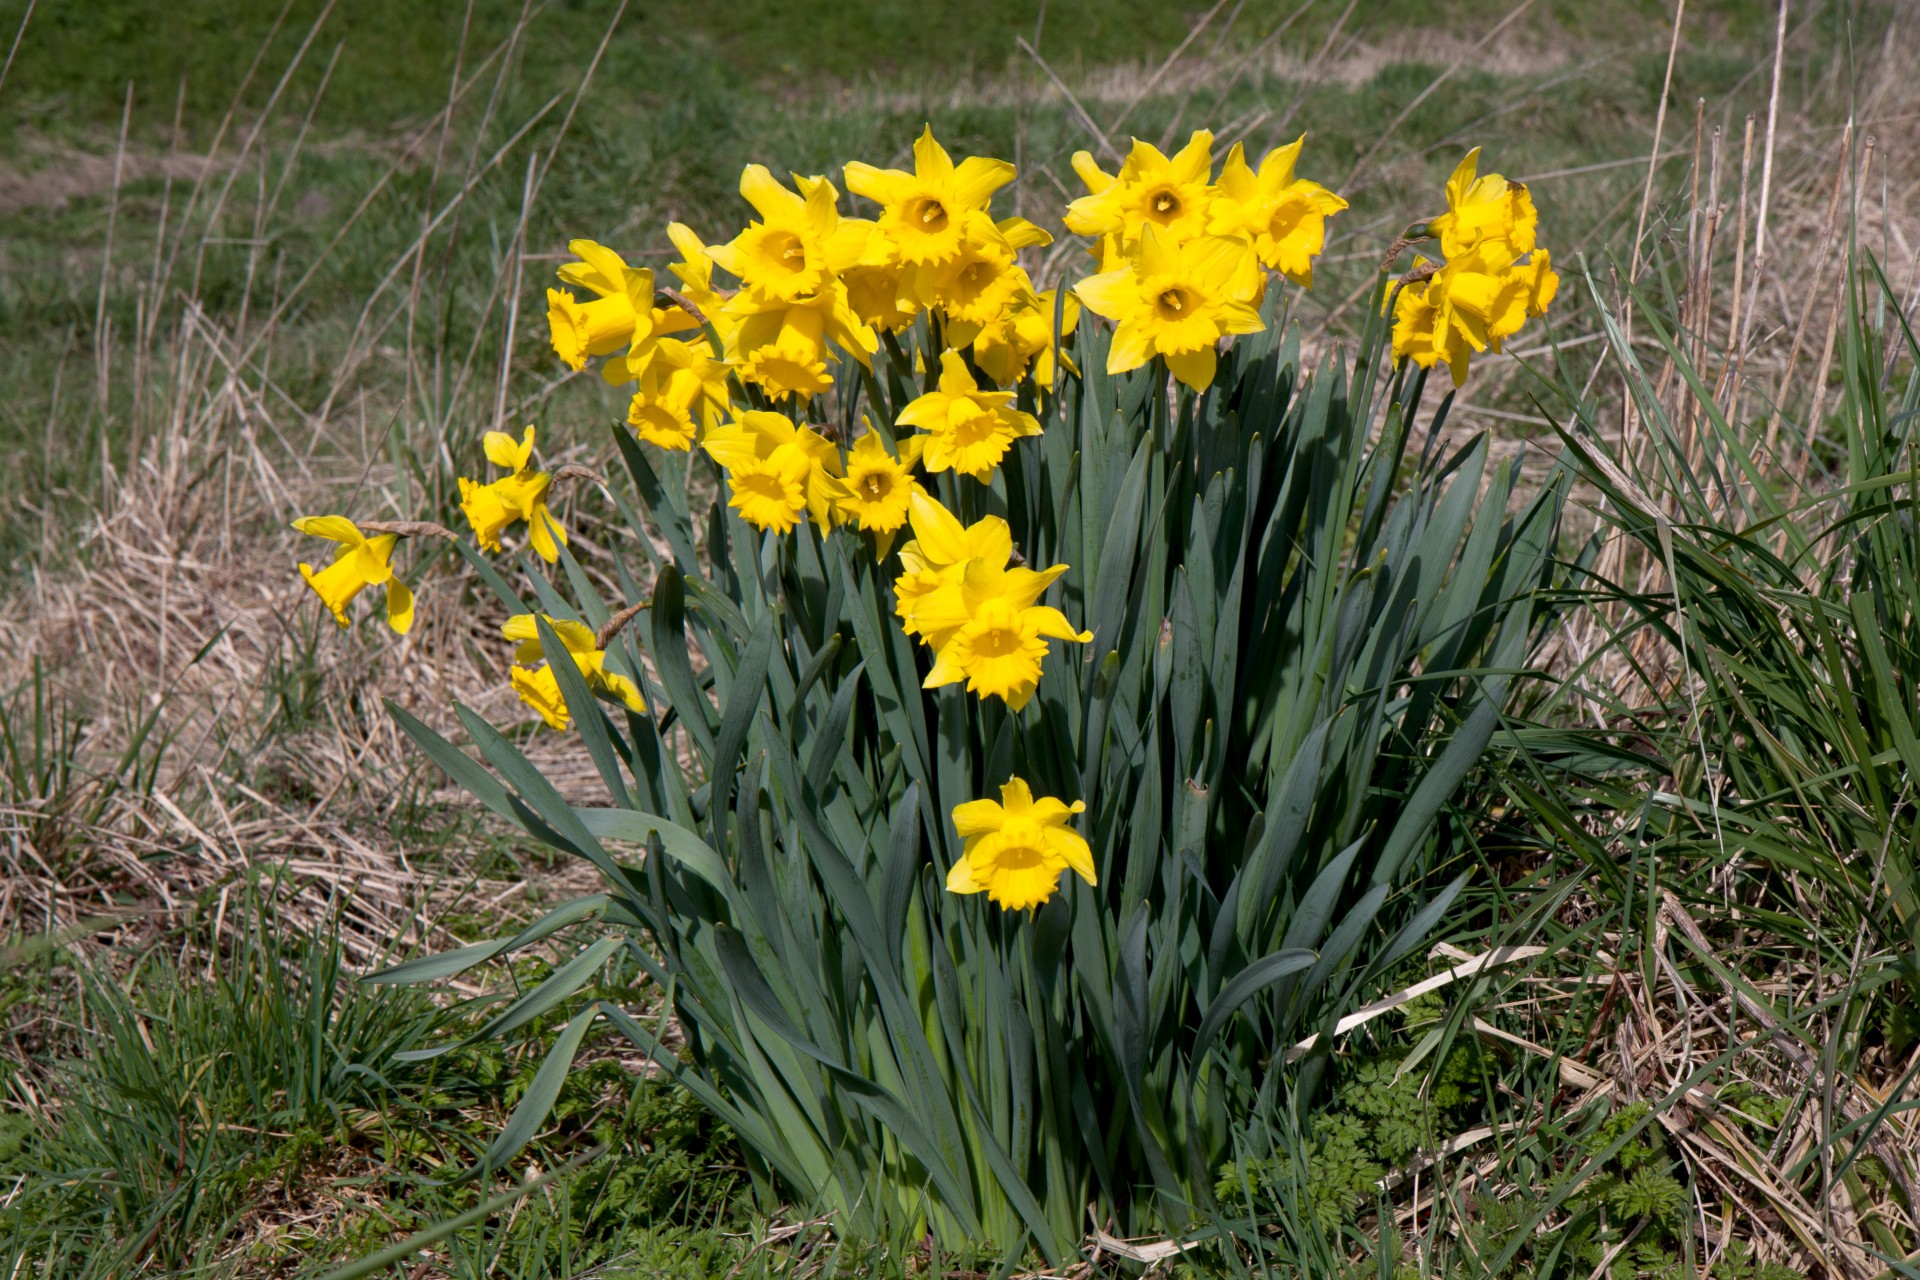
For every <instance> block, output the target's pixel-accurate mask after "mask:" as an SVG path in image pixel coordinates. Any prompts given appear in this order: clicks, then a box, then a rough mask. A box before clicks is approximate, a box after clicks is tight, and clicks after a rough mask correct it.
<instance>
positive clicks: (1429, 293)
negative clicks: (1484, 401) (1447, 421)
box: [1391, 258, 1473, 387]
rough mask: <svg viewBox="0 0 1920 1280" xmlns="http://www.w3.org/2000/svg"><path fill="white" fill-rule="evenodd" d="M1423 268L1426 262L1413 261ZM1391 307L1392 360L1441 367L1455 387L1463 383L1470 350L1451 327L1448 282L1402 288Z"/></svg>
mask: <svg viewBox="0 0 1920 1280" xmlns="http://www.w3.org/2000/svg"><path fill="white" fill-rule="evenodd" d="M1424 265H1426V259H1424V258H1416V259H1415V260H1414V269H1415V270H1416V271H1418V270H1419V269H1420V268H1421V267H1422V266H1424ZM1391 305H1392V307H1393V354H1394V358H1395V359H1403V360H1411V361H1413V362H1414V363H1415V364H1417V365H1419V366H1420V367H1421V368H1423V369H1431V368H1432V367H1433V366H1434V365H1436V364H1444V365H1446V366H1447V368H1448V370H1449V371H1450V372H1451V373H1452V374H1453V385H1454V386H1456V387H1457V386H1459V385H1460V384H1461V383H1463V382H1465V381H1466V380H1467V364H1468V362H1469V361H1471V360H1472V359H1473V348H1472V347H1471V346H1469V345H1468V343H1467V339H1466V335H1465V334H1463V333H1462V332H1461V331H1460V329H1459V328H1458V326H1456V325H1455V324H1454V323H1453V319H1452V309H1451V308H1450V307H1449V306H1448V305H1447V282H1446V281H1445V280H1443V279H1440V278H1439V277H1438V276H1435V277H1433V278H1430V279H1427V280H1418V281H1414V282H1412V283H1409V284H1404V285H1401V286H1400V291H1399V293H1398V295H1397V296H1395V297H1393V298H1392V299H1391Z"/></svg>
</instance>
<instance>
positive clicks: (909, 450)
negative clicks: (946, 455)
mask: <svg viewBox="0 0 1920 1280" xmlns="http://www.w3.org/2000/svg"><path fill="white" fill-rule="evenodd" d="M925 444H926V437H925V436H909V437H908V438H907V439H905V440H902V441H901V442H900V456H899V457H898V458H897V459H896V458H895V457H894V456H893V455H892V454H890V453H888V452H887V447H886V445H885V444H883V443H881V440H880V433H879V432H877V431H869V432H867V433H866V434H865V435H863V436H861V437H860V438H859V439H858V440H855V441H854V442H853V448H851V449H849V450H848V451H847V474H846V475H845V477H843V478H842V480H841V482H840V483H841V487H842V488H843V489H844V490H845V493H844V494H843V495H842V496H840V497H839V498H837V499H836V500H835V506H836V508H837V510H838V511H839V513H840V515H841V516H842V517H844V518H846V519H849V520H852V521H854V522H855V523H857V524H858V525H859V526H860V527H861V528H862V529H865V530H867V531H868V532H869V533H877V534H881V535H883V536H884V537H885V538H886V539H888V540H889V541H891V539H892V536H893V535H894V534H895V533H897V532H899V530H900V527H901V526H902V525H904V524H906V522H907V508H908V504H909V503H910V502H911V501H912V498H913V495H914V494H916V493H924V492H926V491H925V490H924V489H922V488H921V487H920V482H919V481H918V480H915V479H914V478H913V468H914V467H915V466H916V465H917V464H918V463H919V461H920V451H921V449H922V448H923V447H924V446H925ZM881 554H882V555H885V554H886V552H885V550H882V551H881Z"/></svg>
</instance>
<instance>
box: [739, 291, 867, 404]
mask: <svg viewBox="0 0 1920 1280" xmlns="http://www.w3.org/2000/svg"><path fill="white" fill-rule="evenodd" d="M727 311H728V313H729V314H730V315H732V316H733V317H734V319H735V321H736V325H735V328H734V330H733V333H732V338H731V342H732V348H731V351H730V355H731V356H732V359H733V364H734V367H735V368H736V369H737V370H738V371H739V373H740V376H741V378H742V379H743V380H745V381H747V382H752V383H757V384H758V385H759V386H760V388H761V389H762V390H764V391H765V392H766V393H767V395H768V396H770V397H772V398H773V399H776V400H778V399H782V398H784V397H786V396H789V395H796V396H800V397H802V398H806V397H810V396H815V395H819V394H820V393H821V392H823V391H825V390H826V389H827V388H829V387H831V386H832V385H833V378H832V376H831V375H830V374H828V372H827V364H828V362H829V361H830V360H831V359H832V354H831V352H829V351H828V349H827V342H828V340H829V339H831V340H832V342H833V343H834V344H835V345H836V346H838V347H839V348H840V349H841V350H843V351H846V352H848V353H849V354H851V355H852V356H853V357H854V359H856V360H858V361H859V362H860V363H861V364H867V363H869V361H870V359H871V357H872V355H873V353H874V352H875V351H877V350H879V348H880V340H879V338H878V337H876V336H875V335H874V332H873V330H872V329H869V328H868V327H867V326H866V325H865V324H864V323H862V322H861V320H860V317H859V316H857V315H855V314H854V312H853V309H852V307H851V306H850V305H849V303H848V301H847V290H846V286H845V285H843V284H841V283H840V282H839V281H838V280H833V281H830V282H829V283H828V284H827V285H826V286H825V287H824V288H822V289H821V290H820V291H819V292H818V293H814V294H810V295H809V296H807V297H804V298H796V299H792V300H783V299H780V298H776V297H772V296H770V295H766V294H762V293H760V292H759V291H758V290H750V289H743V290H741V291H740V292H739V293H738V294H735V295H734V297H733V300H732V301H730V302H729V303H728V304H727Z"/></svg>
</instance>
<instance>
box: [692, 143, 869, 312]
mask: <svg viewBox="0 0 1920 1280" xmlns="http://www.w3.org/2000/svg"><path fill="white" fill-rule="evenodd" d="M794 183H795V185H797V186H798V187H799V188H800V191H799V192H794V191H790V190H788V189H787V188H786V187H784V186H782V185H781V184H780V181H779V179H777V178H775V177H774V176H773V174H772V173H770V172H768V170H767V167H766V166H765V165H763V164H750V165H748V166H747V167H746V170H745V171H744V172H743V173H741V175H740V194H741V195H742V196H744V197H746V200H747V203H748V204H750V205H752V206H753V207H754V209H755V211H756V212H758V213H759V215H760V217H759V219H758V220H756V221H754V222H751V223H749V224H747V228H746V230H744V231H742V232H741V233H740V234H739V235H737V236H735V237H734V238H733V239H732V240H731V241H729V242H728V243H726V244H723V245H715V246H714V247H713V248H711V249H709V250H707V253H708V256H710V257H711V258H712V259H713V260H714V261H715V262H717V263H719V264H720V265H721V266H722V267H725V268H726V269H727V270H728V271H731V272H732V273H733V274H734V275H736V276H739V277H740V279H741V280H742V281H744V282H745V283H746V284H747V285H748V286H750V287H751V288H753V289H755V290H757V291H758V292H760V293H762V294H764V295H765V296H766V297H768V298H773V299H777V300H779V301H781V302H792V301H794V300H796V299H798V298H804V297H806V296H807V295H808V294H812V293H817V292H819V291H820V290H821V289H823V288H825V287H826V286H827V284H828V283H829V282H830V281H832V280H833V278H834V277H835V276H836V275H837V274H838V273H840V272H841V271H844V270H846V269H847V268H848V267H850V266H852V265H853V264H854V263H856V262H858V261H859V260H860V258H861V255H862V254H863V253H864V252H865V250H866V246H867V237H868V235H869V234H871V232H872V230H873V224H872V223H870V222H863V221H860V220H858V219H843V218H842V217H841V216H840V210H839V207H838V205H839V199H840V193H839V192H838V191H836V190H835V189H834V186H833V184H832V183H831V182H828V181H827V180H826V179H825V178H802V177H800V176H799V175H797V174H796V175H795V176H794Z"/></svg>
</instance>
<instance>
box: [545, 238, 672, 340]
mask: <svg viewBox="0 0 1920 1280" xmlns="http://www.w3.org/2000/svg"><path fill="white" fill-rule="evenodd" d="M567 248H568V249H570V250H572V251H573V253H574V254H575V255H577V256H578V257H579V258H580V259H581V260H580V261H579V262H569V263H567V264H566V265H564V266H562V267H561V268H560V272H559V275H560V279H561V281H562V282H564V283H565V284H568V285H571V286H572V287H573V289H575V290H578V291H580V292H582V293H589V294H592V295H593V298H592V300H590V301H587V302H582V301H580V300H579V299H578V298H576V297H575V296H574V294H573V293H571V292H569V291H568V290H566V289H549V290H547V323H548V324H549V325H550V326H551V328H552V337H553V350H554V353H555V354H556V355H558V356H559V357H560V359H561V360H562V361H564V362H565V363H566V366H567V367H568V368H569V369H573V370H576V371H578V370H580V369H584V368H586V367H587V358H588V357H589V356H605V355H612V354H613V353H614V352H616V351H618V350H620V349H621V348H622V347H626V346H630V345H636V344H643V343H645V342H646V340H647V339H648V338H650V337H652V336H653V332H654V328H655V313H654V309H653V272H651V271H649V270H648V269H647V268H645V267H629V266H628V265H627V264H626V262H625V261H624V260H622V259H621V257H620V255H619V254H617V253H615V252H614V251H613V250H611V249H609V248H607V247H606V246H604V245H599V244H595V243H594V242H593V241H591V240H574V241H571V242H570V243H569V244H568V245H567ZM687 319H688V323H689V324H691V318H690V317H689V318H687Z"/></svg>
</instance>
